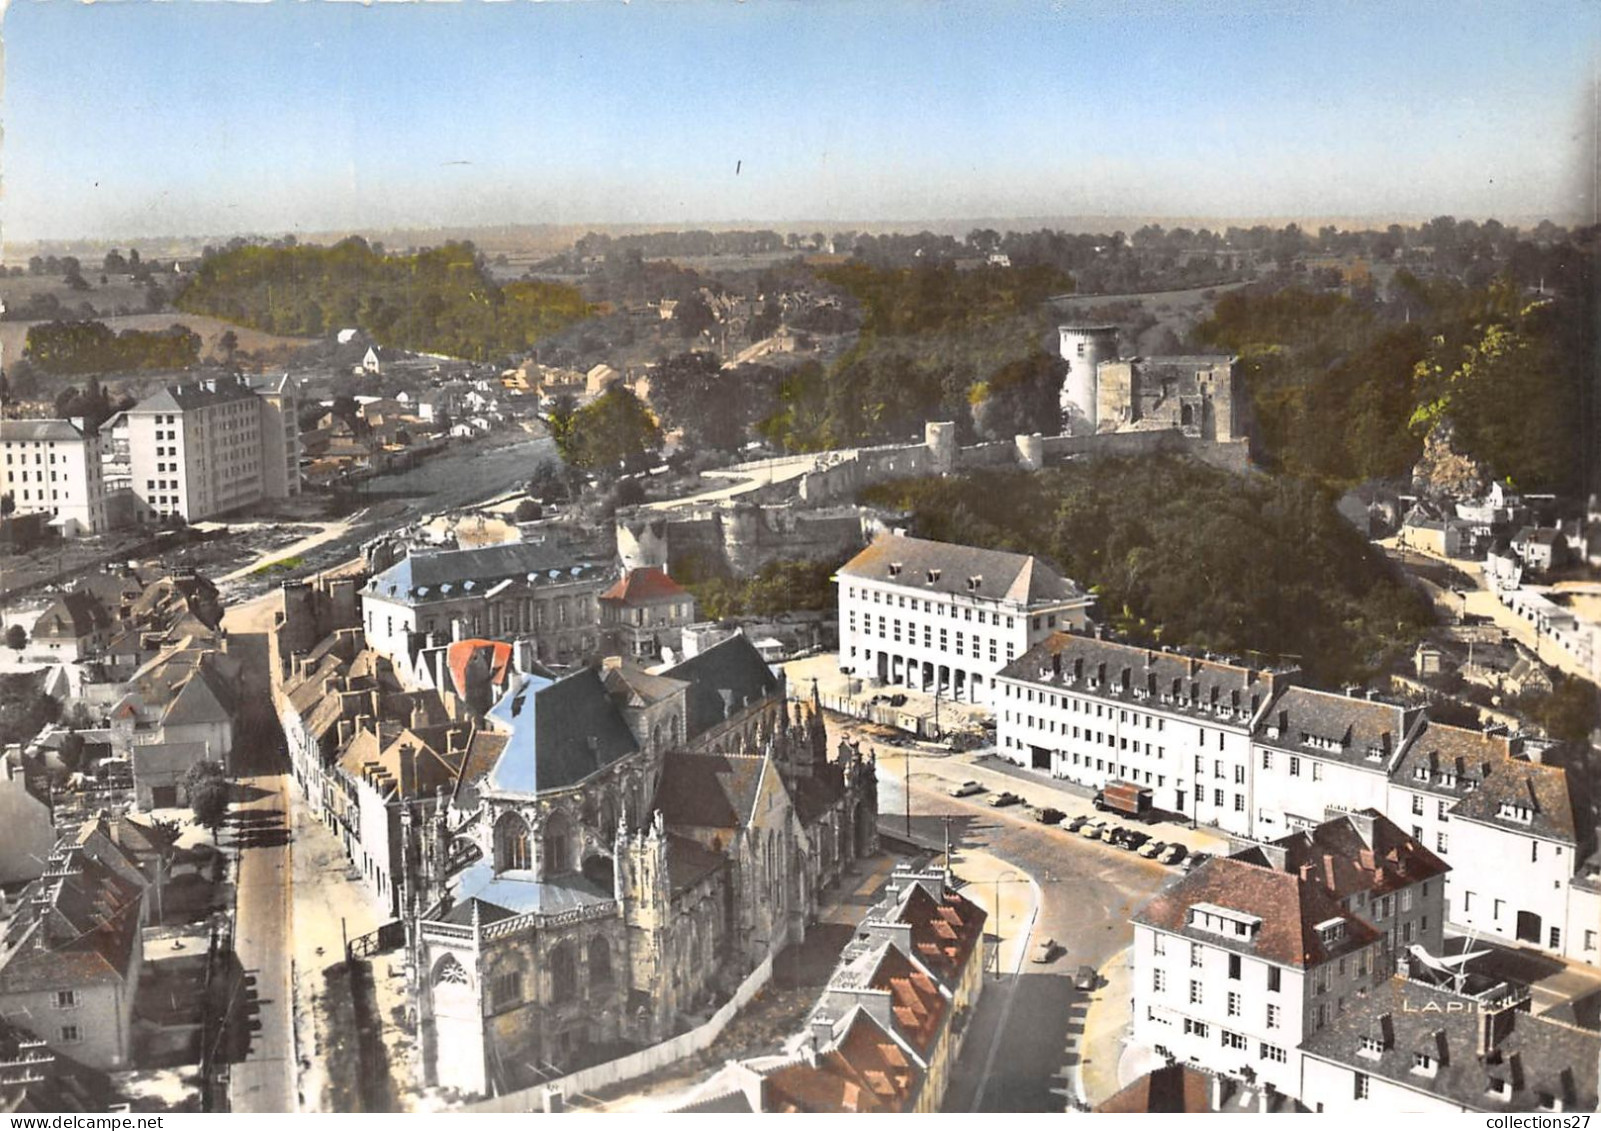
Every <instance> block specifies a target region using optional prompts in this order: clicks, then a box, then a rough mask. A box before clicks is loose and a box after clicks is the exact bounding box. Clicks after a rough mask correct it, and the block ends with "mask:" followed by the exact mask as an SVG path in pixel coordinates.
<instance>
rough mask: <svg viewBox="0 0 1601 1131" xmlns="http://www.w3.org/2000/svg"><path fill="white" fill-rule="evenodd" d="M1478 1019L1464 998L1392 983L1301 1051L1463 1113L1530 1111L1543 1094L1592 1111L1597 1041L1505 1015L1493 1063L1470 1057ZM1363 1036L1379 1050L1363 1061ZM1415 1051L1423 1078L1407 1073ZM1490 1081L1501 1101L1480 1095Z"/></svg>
mask: <svg viewBox="0 0 1601 1131" xmlns="http://www.w3.org/2000/svg"><path fill="white" fill-rule="evenodd" d="M1485 1022H1486V1019H1485V1018H1484V1016H1483V1015H1482V1014H1480V1013H1479V1012H1478V1009H1477V1007H1476V1003H1475V1001H1474V999H1471V998H1464V997H1460V996H1458V995H1456V994H1453V993H1451V992H1450V991H1449V990H1446V989H1443V988H1440V987H1435V986H1428V985H1425V984H1423V983H1421V982H1417V981H1405V980H1403V979H1399V978H1393V979H1391V980H1390V981H1389V982H1387V983H1385V984H1384V985H1382V986H1379V987H1377V988H1375V989H1374V990H1373V992H1372V993H1370V994H1368V995H1367V996H1366V997H1358V998H1355V999H1353V1000H1352V1001H1351V1002H1350V1003H1349V1008H1348V1009H1347V1010H1346V1011H1345V1012H1344V1013H1341V1014H1338V1015H1336V1016H1335V1017H1334V1018H1333V1020H1332V1021H1331V1022H1330V1024H1329V1025H1328V1027H1327V1028H1325V1029H1322V1030H1321V1031H1318V1032H1315V1033H1312V1034H1311V1035H1310V1036H1308V1037H1307V1039H1306V1041H1305V1042H1304V1043H1303V1045H1302V1047H1303V1048H1304V1049H1305V1050H1306V1052H1307V1053H1308V1054H1309V1055H1312V1056H1316V1057H1318V1058H1320V1059H1323V1060H1327V1061H1332V1062H1333V1063H1335V1064H1340V1065H1343V1066H1345V1067H1346V1068H1349V1069H1352V1070H1354V1071H1356V1072H1362V1073H1366V1074H1367V1075H1369V1076H1377V1077H1380V1078H1382V1079H1386V1080H1389V1081H1392V1082H1393V1083H1396V1084H1399V1085H1401V1086H1403V1087H1407V1088H1411V1089H1413V1090H1415V1091H1418V1092H1422V1093H1424V1094H1426V1095H1430V1096H1434V1097H1436V1098H1438V1099H1442V1100H1446V1101H1449V1102H1452V1103H1457V1104H1461V1105H1462V1106H1464V1107H1466V1108H1468V1109H1469V1110H1473V1111H1537V1110H1539V1109H1540V1108H1541V1106H1542V1103H1543V1101H1544V1100H1545V1099H1546V1098H1548V1097H1549V1098H1552V1099H1557V1100H1561V1101H1562V1105H1563V1107H1564V1109H1565V1110H1567V1111H1570V1112H1572V1111H1594V1110H1595V1108H1596V1066H1597V1062H1598V1061H1601V1034H1597V1033H1594V1032H1588V1031H1586V1030H1584V1029H1579V1028H1575V1027H1570V1026H1567V1025H1562V1024H1559V1023H1557V1022H1554V1021H1549V1020H1547V1019H1546V1018H1545V1017H1543V1016H1541V1017H1536V1016H1534V1015H1533V1014H1530V1013H1525V1012H1522V1011H1520V1010H1516V1009H1510V1010H1506V1011H1504V1012H1502V1013H1500V1014H1497V1015H1496V1016H1495V1017H1494V1018H1493V1020H1491V1021H1490V1024H1491V1026H1492V1031H1493V1032H1494V1033H1495V1034H1496V1035H1497V1038H1498V1039H1497V1040H1496V1041H1495V1049H1496V1051H1497V1052H1498V1053H1499V1056H1498V1057H1494V1058H1486V1057H1483V1056H1481V1055H1479V1030H1480V1027H1481V1026H1482V1025H1484V1024H1485ZM1365 1037H1372V1038H1377V1039H1379V1040H1380V1041H1382V1042H1383V1044H1384V1046H1385V1047H1384V1048H1383V1049H1382V1050H1378V1051H1377V1054H1376V1055H1375V1054H1374V1053H1372V1052H1370V1053H1368V1054H1366V1055H1363V1054H1361V1053H1360V1051H1359V1050H1361V1048H1362V1042H1363V1038H1365ZM1418 1054H1423V1055H1426V1056H1428V1057H1429V1058H1430V1059H1431V1060H1432V1061H1433V1062H1434V1073H1433V1075H1432V1076H1431V1075H1425V1074H1423V1073H1419V1072H1414V1071H1413V1067H1414V1057H1415V1056H1416V1055H1418ZM1492 1060H1494V1061H1495V1063H1492V1062H1491V1061H1492ZM1492 1078H1494V1079H1499V1080H1502V1081H1504V1082H1505V1083H1506V1085H1507V1087H1508V1088H1509V1089H1510V1090H1509V1092H1508V1093H1506V1095H1505V1098H1492V1097H1491V1096H1490V1095H1489V1094H1488V1090H1489V1084H1490V1080H1491V1079H1492Z"/></svg>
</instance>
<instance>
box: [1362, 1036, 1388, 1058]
mask: <svg viewBox="0 0 1601 1131" xmlns="http://www.w3.org/2000/svg"><path fill="white" fill-rule="evenodd" d="M1356 1055H1358V1056H1365V1057H1367V1058H1368V1059H1369V1060H1377V1059H1379V1057H1381V1056H1383V1055H1384V1038H1383V1037H1363V1038H1362V1042H1361V1044H1360V1045H1359V1046H1358V1047H1357V1050H1356Z"/></svg>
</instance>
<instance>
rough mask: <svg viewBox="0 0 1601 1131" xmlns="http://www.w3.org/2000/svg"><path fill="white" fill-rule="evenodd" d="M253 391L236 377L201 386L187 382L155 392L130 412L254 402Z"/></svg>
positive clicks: (218, 379)
mask: <svg viewBox="0 0 1601 1131" xmlns="http://www.w3.org/2000/svg"><path fill="white" fill-rule="evenodd" d="M255 397H256V394H255V392H254V391H253V390H252V389H251V388H250V386H249V385H248V384H246V383H245V382H243V381H241V380H239V379H238V378H235V377H217V378H215V379H212V380H208V381H207V382H205V383H204V384H202V383H200V382H188V383H185V384H181V385H168V386H166V387H165V388H163V389H162V390H161V391H160V392H158V393H152V394H151V395H150V396H148V397H146V398H145V399H144V400H142V401H140V402H139V403H138V404H136V405H134V407H133V408H131V409H129V411H130V412H191V411H193V410H195V409H201V408H209V407H211V406H212V405H219V404H229V403H231V402H233V401H244V400H254V399H255Z"/></svg>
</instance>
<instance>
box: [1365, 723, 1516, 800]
mask: <svg viewBox="0 0 1601 1131" xmlns="http://www.w3.org/2000/svg"><path fill="white" fill-rule="evenodd" d="M1519 746H1520V744H1519V742H1518V740H1515V739H1513V738H1512V737H1511V736H1510V735H1509V734H1507V733H1506V732H1505V731H1483V730H1477V729H1474V728H1471V727H1457V726H1448V725H1446V724H1445V723H1437V722H1434V721H1432V720H1429V719H1425V720H1424V724H1423V729H1422V731H1420V732H1419V734H1418V736H1417V737H1416V738H1415V739H1413V741H1412V742H1411V744H1409V745H1408V746H1407V748H1406V753H1405V754H1403V755H1402V756H1401V761H1400V762H1399V763H1398V764H1397V765H1396V768H1395V783H1396V784H1397V785H1399V786H1402V787H1405V788H1407V789H1416V790H1420V791H1422V792H1426V793H1432V794H1437V795H1439V796H1442V797H1466V796H1467V795H1468V794H1469V793H1471V792H1472V791H1473V790H1475V789H1477V788H1478V787H1479V784H1480V783H1481V782H1483V781H1484V780H1485V779H1486V778H1487V777H1489V775H1490V774H1492V773H1493V772H1495V769H1496V767H1497V766H1500V765H1501V764H1502V763H1504V762H1507V761H1509V760H1510V759H1511V758H1512V757H1513V755H1514V753H1515V752H1516V751H1517V750H1518V749H1519Z"/></svg>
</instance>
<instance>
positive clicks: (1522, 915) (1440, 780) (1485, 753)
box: [994, 633, 1601, 965]
mask: <svg viewBox="0 0 1601 1131" xmlns="http://www.w3.org/2000/svg"><path fill="white" fill-rule="evenodd" d="M1297 677H1298V673H1297V672H1295V671H1293V670H1281V671H1264V670H1258V669H1252V668H1249V667H1245V666H1243V665H1239V664H1233V663H1227V662H1223V661H1219V660H1213V659H1200V658H1196V657H1191V656H1185V655H1182V654H1179V653H1171V652H1160V651H1151V650H1149V649H1145V648H1138V647H1134V646H1132V645H1127V644H1120V643H1114V642H1112V641H1108V640H1101V639H1096V638H1094V637H1088V636H1082V635H1074V634H1066V633H1063V634H1058V635H1056V636H1053V637H1052V638H1051V639H1049V640H1047V641H1045V642H1043V643H1041V644H1039V645H1037V646H1035V647H1034V648H1033V649H1032V650H1030V651H1029V652H1028V653H1026V654H1025V655H1023V656H1021V657H1020V658H1019V659H1018V660H1017V661H1016V662H1015V663H1013V664H1011V665H1009V666H1008V667H1007V668H1005V669H1004V670H1003V671H1002V672H1001V673H1000V674H999V675H998V676H997V677H996V680H995V704H994V705H995V711H996V742H997V753H999V754H1000V755H1001V756H1002V757H1004V758H1006V759H1008V760H1009V761H1011V762H1013V763H1015V764H1017V765H1020V766H1027V767H1030V768H1033V769H1036V770H1043V771H1048V772H1049V773H1050V774H1051V775H1052V776H1053V777H1057V778H1065V779H1067V780H1069V781H1073V782H1075V783H1077V784H1079V785H1083V786H1086V787H1089V788H1091V789H1101V788H1105V787H1106V786H1107V785H1108V784H1110V783H1112V782H1114V781H1121V782H1130V783H1132V784H1134V785H1137V786H1140V787H1142V788H1148V789H1150V790H1151V803H1152V805H1153V807H1154V808H1156V809H1159V810H1164V811H1166V812H1169V813H1176V814H1181V815H1184V816H1188V817H1190V818H1191V819H1193V820H1196V821H1198V822H1201V823H1205V824H1209V825H1213V826H1215V827H1217V828H1219V829H1221V830H1223V831H1226V832H1228V833H1231V834H1233V835H1235V836H1239V837H1244V838H1249V839H1251V840H1256V841H1270V840H1274V839H1276V838H1280V837H1283V836H1285V835H1287V834H1290V833H1294V832H1296V831H1297V830H1305V829H1308V828H1312V827H1314V826H1316V825H1318V824H1319V823H1320V822H1322V821H1323V820H1324V819H1325V817H1326V815H1327V811H1328V810H1329V809H1331V808H1333V809H1337V810H1342V811H1357V810H1365V809H1372V810H1375V811H1377V812H1380V813H1383V814H1385V815H1386V816H1388V817H1389V818H1390V820H1392V821H1394V822H1395V824H1396V825H1397V826H1398V827H1400V828H1401V829H1403V830H1406V831H1407V832H1408V833H1409V834H1410V836H1411V838H1412V839H1413V840H1415V841H1416V842H1417V843H1418V844H1420V845H1422V846H1423V847H1425V848H1427V849H1428V850H1429V851H1430V852H1432V853H1434V854H1436V855H1437V856H1439V857H1440V858H1441V859H1443V860H1445V861H1447V862H1448V863H1449V864H1451V866H1452V868H1453V871H1452V873H1451V878H1450V880H1449V884H1448V889H1447V891H1446V893H1445V897H1446V904H1445V907H1446V914H1447V918H1448V921H1449V922H1450V923H1452V924H1455V925H1457V926H1459V927H1461V928H1462V929H1463V930H1471V931H1477V932H1481V933H1485V934H1490V935H1495V936H1497V937H1499V938H1502V939H1505V940H1506V941H1508V942H1515V943H1518V944H1522V945H1526V946H1535V947H1538V948H1540V949H1542V950H1546V951H1549V952H1551V953H1555V954H1561V955H1563V956H1565V957H1567V958H1572V959H1577V960H1579V961H1582V962H1588V963H1591V964H1593V965H1601V857H1598V856H1596V855H1595V852H1596V843H1595V835H1594V821H1593V819H1591V818H1588V817H1587V816H1586V814H1585V811H1584V809H1583V806H1582V804H1581V802H1580V801H1579V800H1577V798H1578V797H1579V793H1578V792H1577V791H1576V790H1575V788H1574V783H1573V782H1571V781H1570V780H1569V775H1568V771H1567V770H1566V769H1564V768H1563V767H1562V766H1560V765H1557V764H1555V762H1554V761H1553V760H1552V758H1551V757H1550V756H1549V754H1550V752H1549V751H1547V750H1544V749H1542V744H1540V743H1538V742H1536V741H1534V740H1525V739H1523V738H1509V737H1507V736H1506V735H1505V734H1500V733H1496V732H1494V731H1491V732H1481V731H1476V730H1464V729H1461V728H1457V727H1448V726H1442V725H1440V724H1436V723H1431V722H1429V720H1428V719H1427V717H1426V714H1425V711H1424V710H1423V709H1422V708H1416V707H1413V708H1408V707H1403V706H1399V705H1397V704H1394V703H1387V702H1384V701H1381V700H1376V699H1372V698H1369V697H1368V696H1366V695H1358V694H1354V693H1346V694H1339V693H1336V692H1329V691H1319V690H1317V689H1314V688H1307V687H1302V686H1299V685H1297V683H1296V679H1297ZM1545 745H1546V746H1549V744H1545Z"/></svg>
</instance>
